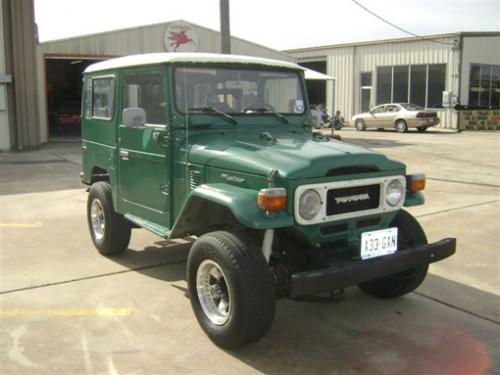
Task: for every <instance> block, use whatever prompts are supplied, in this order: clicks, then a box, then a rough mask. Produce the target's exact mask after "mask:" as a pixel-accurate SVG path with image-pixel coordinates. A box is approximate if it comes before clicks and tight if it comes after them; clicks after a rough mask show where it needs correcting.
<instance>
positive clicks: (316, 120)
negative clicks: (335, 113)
mask: <svg viewBox="0 0 500 375" xmlns="http://www.w3.org/2000/svg"><path fill="white" fill-rule="evenodd" d="M311 119H312V125H313V126H314V127H315V128H316V129H319V128H321V111H318V110H317V109H311Z"/></svg>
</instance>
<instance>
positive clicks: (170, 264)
mask: <svg viewBox="0 0 500 375" xmlns="http://www.w3.org/2000/svg"><path fill="white" fill-rule="evenodd" d="M180 241H181V242H182V243H179V241H177V240H176V241H169V240H161V241H157V242H155V243H154V245H151V246H147V247H145V248H144V249H143V250H138V249H131V248H129V249H128V250H127V251H125V252H124V253H123V254H122V255H118V256H114V257H109V260H111V261H113V262H115V263H118V264H120V265H122V266H124V267H127V268H130V269H131V270H134V271H136V272H139V273H141V274H143V275H145V276H148V277H152V278H155V279H159V280H164V281H168V282H174V281H180V280H185V279H186V264H185V263H186V261H187V256H188V253H189V249H190V248H191V245H192V240H191V239H189V238H187V239H185V240H180Z"/></svg>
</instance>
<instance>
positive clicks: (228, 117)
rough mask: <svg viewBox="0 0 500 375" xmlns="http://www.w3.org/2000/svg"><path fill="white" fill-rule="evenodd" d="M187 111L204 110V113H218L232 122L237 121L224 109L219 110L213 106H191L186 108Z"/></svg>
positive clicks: (235, 122)
mask: <svg viewBox="0 0 500 375" xmlns="http://www.w3.org/2000/svg"><path fill="white" fill-rule="evenodd" d="M188 111H189V112H196V111H199V112H205V113H218V114H219V115H221V116H223V117H224V118H226V119H228V120H229V121H231V122H232V123H233V124H237V123H238V121H236V119H235V118H234V117H233V116H231V115H230V114H228V113H226V112H224V111H221V110H220V109H217V108H215V107H193V108H188Z"/></svg>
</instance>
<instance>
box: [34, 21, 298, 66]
mask: <svg viewBox="0 0 500 375" xmlns="http://www.w3.org/2000/svg"><path fill="white" fill-rule="evenodd" d="M175 23H185V24H188V25H191V26H194V27H196V28H197V29H200V30H203V31H206V32H208V33H211V34H217V35H220V31H218V30H214V29H211V28H208V27H205V26H201V25H198V24H196V23H192V22H189V21H185V20H183V19H177V20H171V21H166V22H157V23H151V24H147V25H140V26H133V27H127V28H121V29H115V30H108V31H102V32H98V33H90V34H83V35H77V36H72V37H69V38H61V39H53V40H48V41H44V42H41V43H40V46H42V47H43V46H51V45H57V44H59V43H64V42H71V41H78V40H82V39H83V40H85V39H90V38H96V37H103V36H105V35H109V34H116V33H123V32H130V31H138V30H147V29H151V28H154V27H157V26H163V25H164V26H167V25H170V24H175ZM231 41H239V42H242V43H246V44H248V45H251V46H254V47H256V48H259V49H263V50H267V51H271V52H272V53H275V54H277V55H281V56H283V58H284V59H287V60H293V58H292V57H291V56H290V55H287V54H286V53H285V52H283V51H279V50H275V49H273V48H270V47H267V46H264V45H262V44H258V43H255V42H252V41H249V40H246V39H242V38H239V37H237V36H234V35H231Z"/></svg>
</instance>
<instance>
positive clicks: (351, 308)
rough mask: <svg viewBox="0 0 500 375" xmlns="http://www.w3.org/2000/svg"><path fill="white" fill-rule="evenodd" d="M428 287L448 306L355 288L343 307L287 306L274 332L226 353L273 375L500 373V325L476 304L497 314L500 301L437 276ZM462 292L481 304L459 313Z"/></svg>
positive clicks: (279, 314)
mask: <svg viewBox="0 0 500 375" xmlns="http://www.w3.org/2000/svg"><path fill="white" fill-rule="evenodd" d="M426 284H430V286H431V287H432V288H443V289H442V291H443V292H446V293H447V292H450V296H449V298H448V300H449V302H448V303H446V304H442V303H441V302H440V301H436V300H432V299H429V298H427V297H425V296H422V293H421V292H417V293H411V294H409V295H407V296H404V297H401V298H399V299H394V300H378V299H375V298H372V297H370V296H367V295H365V294H363V293H362V292H361V291H360V290H358V289H357V288H356V287H354V288H349V289H347V290H346V293H347V299H346V300H345V301H343V302H340V303H329V304H328V303H324V301H325V300H319V301H320V302H323V303H315V302H296V301H292V300H281V301H279V302H278V304H277V313H276V317H275V320H274V325H273V327H272V329H271V332H270V333H269V334H268V335H267V336H266V337H264V338H263V339H262V340H261V341H259V342H257V343H255V344H252V345H250V346H247V347H244V348H242V349H240V350H239V351H234V352H228V353H230V354H231V355H233V356H234V357H235V358H237V359H239V360H241V361H243V362H244V363H246V364H248V365H249V366H252V367H253V368H254V369H256V370H258V371H260V372H263V373H267V374H282V373H310V374H323V373H336V372H338V373H362V374H364V373H370V374H371V373H384V374H391V373H398V374H458V373H460V374H469V373H477V374H479V373H483V372H484V373H497V371H498V370H499V369H500V364H499V363H498V361H499V358H500V349H499V346H498V345H497V344H498V335H499V334H500V322H494V321H491V320H488V319H484V318H482V317H480V316H477V315H476V314H478V313H476V307H475V305H476V304H478V302H479V301H481V302H480V304H487V305H490V307H491V308H492V309H493V308H494V307H495V306H496V307H497V309H498V306H499V301H500V299H499V296H497V295H494V294H490V293H486V292H483V291H480V290H478V289H475V288H472V287H469V286H466V285H462V284H459V283H455V282H453V281H450V280H447V279H443V278H441V277H438V276H433V275H429V276H428V278H427V280H426ZM457 293H460V294H461V295H463V296H465V297H464V298H465V299H467V300H468V301H476V302H475V303H474V304H473V305H472V306H471V305H468V306H466V307H464V308H463V309H461V308H459V309H456V308H455V307H453V306H454V304H455V303H457V304H458V302H457V301H454V298H455V296H456V295H457ZM467 309H471V310H472V311H473V312H472V314H470V313H468V312H467V311H466V310H467ZM497 312H498V310H497ZM464 321H465V322H467V324H464V323H463V322H464ZM471 321H472V322H471Z"/></svg>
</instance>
